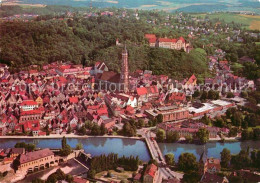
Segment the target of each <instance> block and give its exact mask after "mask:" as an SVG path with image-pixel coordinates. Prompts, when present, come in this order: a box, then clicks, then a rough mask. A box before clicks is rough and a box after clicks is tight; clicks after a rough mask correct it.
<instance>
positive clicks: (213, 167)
mask: <svg viewBox="0 0 260 183" xmlns="http://www.w3.org/2000/svg"><path fill="white" fill-rule="evenodd" d="M220 170H221V165H220V160H219V159H215V158H208V159H207V161H206V162H205V164H204V173H205V172H208V173H218V172H219V171H220Z"/></svg>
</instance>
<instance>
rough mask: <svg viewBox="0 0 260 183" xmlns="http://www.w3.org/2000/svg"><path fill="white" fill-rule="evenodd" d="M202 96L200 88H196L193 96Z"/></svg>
mask: <svg viewBox="0 0 260 183" xmlns="http://www.w3.org/2000/svg"><path fill="white" fill-rule="evenodd" d="M199 96H200V91H199V90H195V92H194V93H193V95H192V97H193V98H197V97H199Z"/></svg>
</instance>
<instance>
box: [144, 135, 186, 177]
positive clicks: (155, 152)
mask: <svg viewBox="0 0 260 183" xmlns="http://www.w3.org/2000/svg"><path fill="white" fill-rule="evenodd" d="M144 136H145V139H146V142H147V145H148V148H149V150H150V152H151V155H152V158H153V159H155V160H156V161H157V162H158V164H159V176H161V177H162V178H164V179H169V178H174V177H175V178H177V179H179V180H180V179H182V177H183V174H181V173H178V172H174V171H172V170H170V168H169V167H167V165H166V162H165V159H164V156H163V154H162V152H161V150H160V148H159V146H158V144H157V142H156V141H155V140H151V137H153V136H155V135H154V134H152V132H151V131H146V132H144ZM159 176H158V177H159ZM157 181H158V182H161V181H159V179H158V180H157Z"/></svg>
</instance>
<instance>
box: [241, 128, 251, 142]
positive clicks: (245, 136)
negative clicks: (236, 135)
mask: <svg viewBox="0 0 260 183" xmlns="http://www.w3.org/2000/svg"><path fill="white" fill-rule="evenodd" d="M252 136H253V133H252V132H250V131H249V130H247V129H246V130H243V131H242V133H241V139H242V140H250V139H252Z"/></svg>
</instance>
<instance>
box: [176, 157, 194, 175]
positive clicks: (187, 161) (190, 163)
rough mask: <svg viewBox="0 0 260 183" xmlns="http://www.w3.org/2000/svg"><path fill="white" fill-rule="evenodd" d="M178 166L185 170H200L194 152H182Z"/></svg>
mask: <svg viewBox="0 0 260 183" xmlns="http://www.w3.org/2000/svg"><path fill="white" fill-rule="evenodd" d="M178 168H179V169H180V170H182V171H184V172H189V171H196V170H198V163H197V162H196V157H195V156H194V154H192V153H182V154H181V155H180V157H179V161H178Z"/></svg>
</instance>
